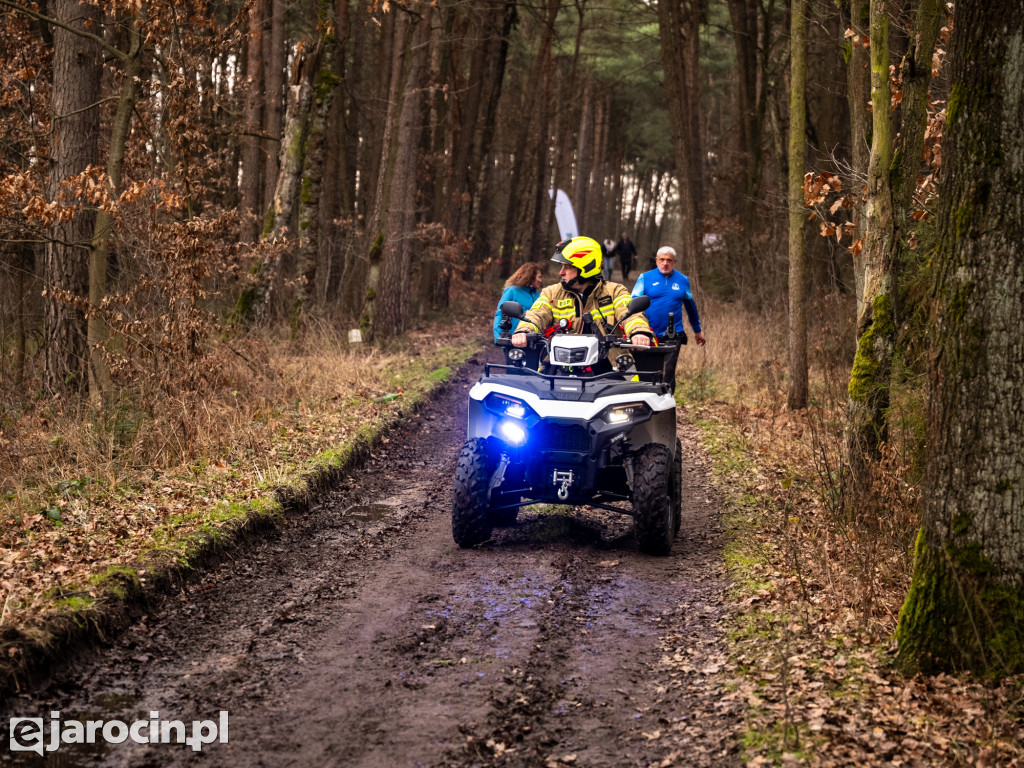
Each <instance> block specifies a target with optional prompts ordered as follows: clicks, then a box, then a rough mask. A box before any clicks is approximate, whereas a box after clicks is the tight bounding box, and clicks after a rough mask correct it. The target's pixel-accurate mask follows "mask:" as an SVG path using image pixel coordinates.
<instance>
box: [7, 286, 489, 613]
mask: <svg viewBox="0 0 1024 768" xmlns="http://www.w3.org/2000/svg"><path fill="white" fill-rule="evenodd" d="M485 304H489V300H488V302H477V303H476V304H475V306H474V309H473V313H472V315H471V318H470V320H469V321H468V322H467V323H465V324H464V325H461V326H459V327H458V328H455V329H446V331H445V333H440V332H438V329H437V328H434V327H426V328H424V329H421V330H420V331H418V332H411V333H410V334H407V336H406V337H405V338H404V339H403V340H402V342H401V344H400V346H399V347H392V349H391V350H390V351H389V352H382V351H380V350H378V349H375V348H372V347H367V348H356V349H355V350H348V349H345V348H344V347H342V346H341V345H339V344H337V343H334V344H325V345H319V346H314V347H313V348H310V347H309V346H308V345H307V347H306V348H304V349H296V348H294V347H293V346H292V345H289V344H287V343H285V342H279V343H268V344H267V345H266V347H265V348H264V349H262V354H261V359H260V361H259V365H257V366H245V365H242V364H241V363H239V362H237V360H235V358H234V356H232V355H230V354H229V353H228V352H224V353H223V354H224V355H225V357H226V361H221V362H225V370H227V371H228V373H227V374H225V379H224V382H223V386H222V388H221V389H220V390H218V391H215V392H208V393H203V396H202V397H201V398H198V399H196V400H195V401H193V402H190V403H188V404H187V407H186V405H185V404H183V405H182V408H181V409H180V411H179V415H180V418H181V420H182V425H181V430H183V431H185V432H186V434H183V435H178V436H177V437H175V429H174V428H173V426H172V428H171V429H170V430H169V431H157V432H155V433H154V432H148V433H147V429H148V425H147V424H146V423H145V421H143V422H142V423H141V424H139V425H138V427H137V429H138V431H137V433H136V434H134V437H133V438H132V439H133V440H135V441H137V442H136V445H137V446H141V447H144V448H146V449H147V450H141V448H140V450H139V451H138V455H146V456H149V457H155V458H152V459H151V460H150V461H148V462H146V463H143V464H132V463H131V461H130V459H129V458H128V457H127V455H128V451H124V452H123V454H124V455H122V456H121V457H120V458H119V457H118V455H117V452H116V450H115V448H114V447H113V446H112V445H111V446H104V445H102V444H101V445H98V446H97V445H96V444H95V443H96V440H97V437H96V436H95V435H96V434H97V433H96V432H95V430H93V429H92V428H91V427H90V425H89V424H87V423H83V422H80V421H79V420H77V419H76V418H75V415H74V414H73V413H72V409H71V408H70V407H69V406H68V407H62V406H61V404H60V403H59V402H58V403H54V402H46V401H44V402H43V403H40V404H38V405H33V404H31V403H28V404H24V406H23V409H22V412H21V414H20V416H19V417H18V418H17V419H15V420H9V421H8V422H7V423H6V424H5V425H4V426H3V429H2V431H0V468H2V469H3V470H4V471H3V472H2V473H0V493H2V494H3V495H2V496H0V504H2V506H0V595H2V597H0V603H2V609H0V626H3V627H11V626H16V627H25V626H27V625H31V624H37V623H39V622H41V621H43V620H44V619H45V617H46V615H47V614H48V612H51V611H53V610H55V609H57V608H60V607H61V606H62V605H64V606H68V605H70V606H71V607H78V606H82V605H87V604H89V603H90V602H91V601H92V600H93V599H95V598H96V596H97V595H96V592H97V589H96V586H95V584H96V581H97V580H98V579H99V577H101V576H102V575H103V574H104V573H105V572H107V571H109V570H110V569H118V568H124V567H132V566H133V565H134V564H137V563H139V562H140V560H141V559H142V556H143V554H144V553H145V552H146V551H147V550H151V549H169V550H171V551H177V552H180V551H181V543H182V542H183V541H185V540H187V539H188V538H189V537H190V536H192V535H193V534H195V533H196V532H197V531H199V530H210V529H211V528H216V527H217V526H219V525H221V524H222V522H223V521H224V520H225V519H227V518H228V517H230V516H231V515H232V514H237V512H233V510H232V509H231V508H230V507H229V505H230V504H231V503H234V504H238V503H244V502H247V501H249V500H251V499H256V498H269V497H272V495H273V489H274V488H275V487H276V486H278V485H280V484H282V483H284V482H288V481H289V480H294V479H295V478H297V477H299V476H300V475H302V474H303V473H304V472H307V471H309V467H308V462H309V460H311V459H313V458H314V457H316V456H317V455H318V454H320V453H321V452H323V451H325V450H328V449H337V448H340V447H341V446H343V445H344V444H346V442H348V441H350V440H351V439H352V438H353V437H354V436H355V435H356V434H357V432H359V430H360V429H362V428H364V427H366V426H369V425H372V424H374V423H375V422H378V421H379V420H380V419H382V418H383V417H385V416H386V415H388V414H389V413H391V412H393V411H395V410H396V409H397V408H399V407H400V406H401V404H402V396H403V392H414V391H417V390H422V389H424V388H425V387H427V386H430V385H432V384H433V383H434V382H435V381H436V379H437V378H438V377H439V376H440V374H439V373H437V371H438V369H442V368H444V367H446V366H450V367H453V368H454V367H455V366H457V365H458V364H459V363H460V362H461V361H462V360H463V359H465V357H466V356H467V355H468V354H469V353H470V352H472V351H473V350H475V349H476V348H477V345H478V344H479V343H480V341H481V339H482V338H483V336H482V335H481V334H482V333H483V334H486V333H489V331H490V328H489V318H488V315H487V314H484V311H486V312H487V313H489V312H491V311H493V310H492V309H489V308H488V307H487V306H485ZM246 351H247V352H249V351H250V350H246ZM254 359H255V358H254ZM231 362H235V368H234V369H231V368H230V365H228V364H229V363H231ZM441 373H443V371H441ZM254 374H258V375H254ZM442 378H443V376H442ZM109 439H110V440H113V437H110V438H109ZM175 439H176V440H178V441H180V444H179V445H177V446H175V448H176V450H175V451H173V452H169V451H160V450H153V446H151V445H150V446H146V445H145V442H146V441H150V442H151V443H152V442H153V441H168V440H175ZM156 447H157V448H159V447H160V446H156ZM108 449H109V450H108ZM171 454H173V455H174V459H173V460H167V459H166V456H168V455H171ZM236 509H237V507H236ZM138 576H139V578H140V579H141V580H143V581H144V580H145V579H146V578H147V575H146V573H145V571H141V572H139V573H138Z"/></svg>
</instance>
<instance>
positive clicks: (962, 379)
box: [896, 0, 1024, 675]
mask: <svg viewBox="0 0 1024 768" xmlns="http://www.w3.org/2000/svg"><path fill="white" fill-rule="evenodd" d="M953 14H954V22H953V39H952V49H951V56H950V58H951V63H952V75H951V90H950V97H949V102H948V107H947V130H946V133H945V136H946V146H945V148H944V150H945V151H944V154H945V156H946V160H945V164H944V168H943V181H942V190H943V192H942V197H941V204H940V206H941V207H940V210H939V221H938V228H939V245H938V249H937V251H936V254H935V257H934V259H935V260H934V269H935V287H934V298H935V304H934V312H933V315H932V328H933V333H932V338H931V356H930V370H929V383H930V389H929V401H928V417H927V430H928V447H929V450H928V462H927V470H926V487H925V513H924V520H923V525H922V527H921V532H920V534H919V536H918V540H917V550H916V557H915V567H914V577H913V581H912V583H911V585H910V592H909V594H908V596H907V600H906V602H905V604H904V606H903V610H902V612H901V614H900V622H899V626H898V628H897V632H896V637H897V639H898V641H899V656H898V660H899V662H900V664H901V665H902V666H903V667H904V668H905V669H906V670H908V671H917V670H921V671H925V672H930V671H935V670H943V669H951V668H962V667H970V668H973V669H975V670H978V671H983V672H986V673H989V674H995V675H1002V674H1007V673H1015V672H1020V671H1022V670H1024V454H1022V452H1021V435H1022V434H1024V389H1022V387H1021V381H1024V344H1022V343H1021V328H1024V138H1022V135H1021V131H1020V126H1021V124H1022V123H1024V27H1022V26H1021V25H1020V23H1019V20H1020V19H1021V18H1024V0H999V1H998V2H988V1H985V2H982V1H981V0H958V2H957V3H956V6H955V8H954V11H953ZM1011 20H1012V21H1011Z"/></svg>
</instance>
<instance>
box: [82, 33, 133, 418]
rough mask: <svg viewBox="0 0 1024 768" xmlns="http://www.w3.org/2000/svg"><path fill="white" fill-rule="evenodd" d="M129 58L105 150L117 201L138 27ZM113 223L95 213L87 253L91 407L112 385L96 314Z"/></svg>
mask: <svg viewBox="0 0 1024 768" xmlns="http://www.w3.org/2000/svg"><path fill="white" fill-rule="evenodd" d="M129 40H130V43H129V49H128V55H127V56H126V57H125V58H124V59H123V67H124V69H123V71H122V72H121V92H120V94H119V95H118V101H117V110H116V111H115V112H114V121H113V123H112V124H111V127H110V141H109V144H108V148H107V181H108V184H109V187H110V188H109V192H110V196H111V198H113V199H117V197H118V196H119V194H120V192H121V176H122V174H123V171H124V157H125V152H126V150H127V147H128V137H129V135H130V133H131V125H132V119H133V115H134V113H135V105H136V104H137V103H138V100H139V81H140V79H141V76H142V53H143V50H142V34H141V32H140V29H139V26H138V25H137V24H132V25H131V27H130V31H129ZM113 229H114V220H113V217H112V216H111V215H110V214H109V213H107V212H106V211H105V210H102V209H100V210H99V211H97V213H96V223H95V228H94V230H93V237H92V251H91V253H90V254H89V306H90V308H91V312H90V314H89V319H88V325H87V334H86V335H87V344H88V347H89V398H90V400H91V401H92V405H93V407H99V406H100V405H101V404H102V401H101V396H102V394H103V393H104V392H107V391H109V390H110V389H111V388H112V386H113V383H112V381H111V378H110V372H109V370H108V369H107V364H106V360H105V359H104V357H103V353H102V350H101V349H100V345H101V344H103V342H104V341H106V338H107V333H108V329H107V324H106V321H105V320H104V318H103V314H102V313H101V312H100V311H99V307H100V304H101V303H102V302H103V299H104V298H105V297H106V295H107V259H108V256H109V246H108V243H109V242H110V240H111V238H112V237H113V234H114V232H113Z"/></svg>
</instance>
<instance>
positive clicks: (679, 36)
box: [658, 0, 702, 283]
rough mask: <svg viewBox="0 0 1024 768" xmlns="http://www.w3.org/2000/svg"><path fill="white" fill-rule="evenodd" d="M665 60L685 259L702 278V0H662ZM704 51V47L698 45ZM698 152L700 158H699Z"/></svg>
mask: <svg viewBox="0 0 1024 768" xmlns="http://www.w3.org/2000/svg"><path fill="white" fill-rule="evenodd" d="M658 29H659V31H660V36H661V60H662V68H663V69H664V72H665V94H666V96H667V97H668V113H669V119H670V121H671V123H672V145H673V147H674V150H675V161H676V178H678V180H679V198H680V203H681V214H682V239H681V242H682V254H681V260H682V263H683V265H685V269H686V270H687V274H688V275H689V276H690V279H691V281H693V282H694V283H696V281H697V265H698V261H699V255H700V248H701V234H700V209H699V202H700V201H699V196H700V186H701V185H700V178H699V177H700V168H701V167H702V165H701V164H702V159H701V158H700V154H701V146H700V140H699V132H698V133H697V134H696V135H695V133H694V130H693V125H694V123H693V121H694V120H696V119H697V117H698V115H699V104H700V94H699V90H697V87H696V83H697V82H698V73H695V72H693V71H692V68H693V64H694V57H693V55H692V48H693V47H694V46H698V45H699V31H700V3H699V2H698V0H665V2H659V3H658ZM698 50H699V48H698ZM695 156H696V157H695Z"/></svg>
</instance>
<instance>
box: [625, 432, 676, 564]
mask: <svg viewBox="0 0 1024 768" xmlns="http://www.w3.org/2000/svg"><path fill="white" fill-rule="evenodd" d="M674 474H675V472H674V466H673V461H672V455H671V454H670V453H669V451H668V449H667V448H666V447H665V446H663V445H657V444H653V443H652V444H650V445H645V446H643V447H642V448H641V449H640V450H639V451H637V453H636V463H635V464H634V470H633V517H634V520H633V531H634V533H635V534H636V540H637V544H638V545H639V547H640V551H641V552H643V553H645V554H648V555H667V554H669V553H670V552H671V551H672V539H674V538H675V532H676V527H675V509H674V504H673V499H672V497H671V495H670V488H669V483H670V478H671V477H672V475H674Z"/></svg>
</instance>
